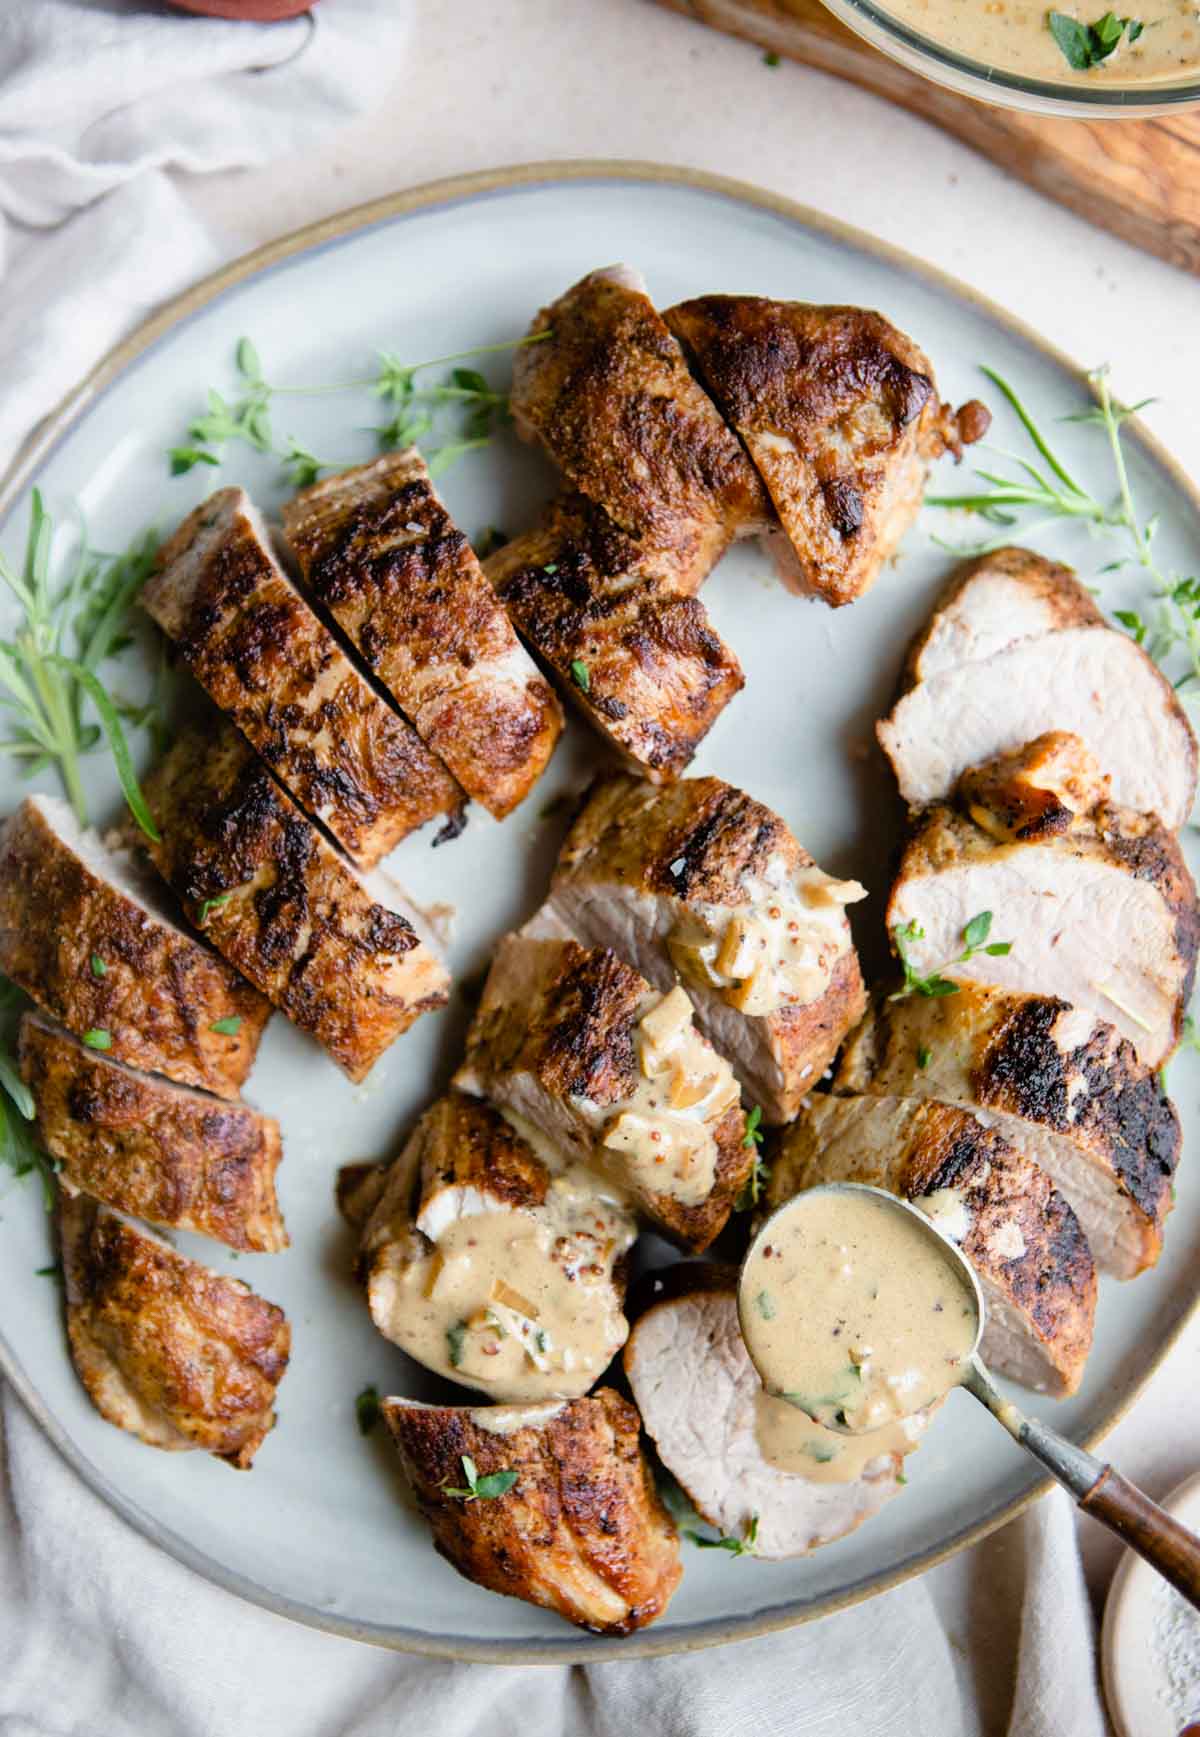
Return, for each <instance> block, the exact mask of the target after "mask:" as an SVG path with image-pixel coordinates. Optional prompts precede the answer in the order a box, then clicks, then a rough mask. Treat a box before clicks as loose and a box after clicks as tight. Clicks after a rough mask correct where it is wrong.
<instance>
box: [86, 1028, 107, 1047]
mask: <svg viewBox="0 0 1200 1737" xmlns="http://www.w3.org/2000/svg"><path fill="white" fill-rule="evenodd" d="M83 1041H84V1043H86V1044H87V1046H88V1048H89V1049H111V1048H112V1033H111V1032H110V1031H105V1030H104V1028H103V1026H99V1025H94V1026H93V1027H92V1029H91V1030H90V1031H85V1032H84V1034H83Z"/></svg>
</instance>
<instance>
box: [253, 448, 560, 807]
mask: <svg viewBox="0 0 1200 1737" xmlns="http://www.w3.org/2000/svg"><path fill="white" fill-rule="evenodd" d="M283 525H284V530H285V532H286V533H287V537H288V541H289V542H290V544H291V547H292V549H293V551H294V553H295V555H296V558H297V560H298V562H299V565H300V570H301V572H302V574H303V575H304V578H305V581H306V583H307V584H308V586H309V588H310V589H311V591H312V592H313V594H314V596H315V597H316V598H317V600H318V602H319V603H321V604H322V605H323V606H324V607H325V608H326V609H327V610H328V611H329V613H330V614H331V615H332V616H333V618H334V620H335V621H336V622H337V623H338V626H339V627H341V629H342V630H343V632H344V633H346V634H347V635H348V636H349V638H350V639H351V640H352V641H353V643H354V644H355V645H356V646H357V648H358V650H359V651H360V652H361V653H362V656H363V657H364V659H365V660H366V663H367V666H368V668H369V669H370V670H371V672H372V674H374V675H375V676H376V677H377V678H378V679H379V681H381V682H382V683H383V685H384V687H386V688H387V690H388V692H389V693H391V694H392V696H393V697H394V698H395V700H396V703H397V704H398V705H399V706H400V708H401V709H402V711H403V712H404V713H405V715H406V716H407V717H408V718H410V719H411V720H412V722H413V724H414V726H415V727H416V729H417V732H418V734H419V735H420V736H421V738H422V740H423V741H425V742H426V743H427V744H428V745H429V747H430V748H431V749H433V751H434V752H435V753H437V754H438V755H440V757H441V758H442V760H443V761H444V762H445V764H446V765H447V766H448V767H449V768H450V771H451V772H452V773H453V774H454V776H455V777H456V778H457V779H458V781H459V783H460V784H461V785H462V787H463V789H464V790H465V791H466V792H467V794H468V795H469V796H473V797H474V798H475V799H476V800H477V801H479V802H482V803H483V804H484V806H485V807H486V808H488V809H489V811H490V812H491V813H492V814H494V815H495V816H496V817H497V819H502V818H503V817H504V816H505V815H506V814H508V813H510V812H511V810H512V809H513V808H515V807H516V805H517V804H518V803H519V802H520V801H522V800H523V798H524V797H525V796H526V795H527V794H528V793H529V790H530V788H531V786H532V785H533V784H534V782H535V781H536V779H537V778H538V777H539V776H540V775H541V773H542V771H543V770H544V768H545V765H546V762H547V761H548V760H549V758H550V755H551V754H552V753H553V751H554V745H555V743H556V742H557V740H558V736H559V732H560V730H561V729H562V712H561V709H560V707H559V704H558V701H557V700H556V699H555V697H554V694H553V693H552V691H551V689H550V688H549V687H548V685H547V684H546V682H545V681H544V680H543V678H542V677H541V676H540V675H539V674H538V673H537V671H536V670H535V669H534V668H533V666H532V664H528V663H526V660H525V655H524V653H523V652H522V651H521V649H520V646H519V644H518V642H517V637H516V634H515V633H514V632H513V628H512V625H511V623H510V622H509V619H508V617H507V615H506V614H505V613H504V610H503V608H502V607H501V605H500V602H499V600H498V599H497V597H496V594H495V592H494V591H493V590H492V588H491V586H490V585H489V584H488V582H487V580H486V579H485V578H484V576H483V573H482V571H481V569H480V566H479V562H478V561H477V560H476V558H475V553H474V551H473V550H472V548H471V545H470V544H469V543H468V541H467V539H466V537H465V536H464V535H463V533H462V532H461V531H460V530H459V529H458V528H457V526H456V525H455V524H454V523H453V521H452V520H451V518H450V516H449V514H448V513H447V512H446V509H445V507H444V506H443V505H442V503H441V501H440V500H439V498H438V496H437V492H436V491H435V489H434V487H433V485H432V483H431V482H430V479H429V472H428V470H427V469H426V467H425V463H424V460H423V459H422V458H421V456H420V454H419V453H418V452H417V451H416V449H415V448H412V447H410V448H408V449H407V450H406V451H404V452H398V453H387V454H385V455H384V456H383V457H382V458H378V459H376V460H374V462H373V463H371V464H366V465H360V466H358V467H357V468H356V469H354V470H349V471H345V472H343V473H341V474H340V475H338V476H331V477H325V478H324V479H322V480H321V481H320V482H316V483H313V484H312V486H311V487H310V488H307V489H305V490H303V492H302V493H301V494H299V495H297V496H296V498H295V500H293V501H289V502H288V504H287V505H286V506H285V507H284V509H283ZM501 661H507V662H508V665H509V667H508V668H507V669H506V670H505V671H504V673H503V675H500V674H493V673H491V672H489V671H488V669H487V667H486V666H488V665H489V664H492V663H499V662H501ZM522 664H525V668H524V670H522V668H521V665H522Z"/></svg>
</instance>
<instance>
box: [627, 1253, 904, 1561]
mask: <svg viewBox="0 0 1200 1737" xmlns="http://www.w3.org/2000/svg"><path fill="white" fill-rule="evenodd" d="M657 1290H658V1295H657V1296H656V1297H655V1298H654V1300H652V1301H651V1303H650V1304H649V1306H648V1307H647V1309H646V1311H645V1313H644V1314H642V1315H640V1316H639V1318H638V1319H637V1321H635V1323H634V1325H633V1329H632V1331H631V1333H630V1335H629V1340H628V1343H627V1344H626V1346H625V1373H626V1375H627V1376H628V1378H629V1385H630V1388H631V1389H632V1392H633V1397H634V1400H635V1401H636V1403H637V1407H638V1410H639V1411H640V1412H641V1414H642V1424H643V1426H644V1428H645V1430H646V1433H647V1434H648V1435H649V1436H650V1438H651V1439H652V1441H653V1442H654V1445H655V1447H656V1449H657V1450H658V1457H659V1459H661V1461H662V1463H663V1465H664V1466H666V1468H667V1470H668V1471H669V1472H670V1473H671V1475H672V1477H673V1478H675V1480H676V1482H677V1483H679V1484H680V1485H681V1487H682V1488H683V1490H684V1491H685V1492H686V1493H687V1495H688V1497H689V1498H690V1500H691V1502H692V1504H693V1506H694V1507H695V1509H696V1511H697V1513H698V1514H700V1515H701V1517H702V1518H703V1519H705V1520H707V1521H708V1523H709V1525H710V1526H715V1527H716V1528H717V1530H718V1531H719V1532H720V1533H721V1534H722V1536H723V1537H726V1538H745V1537H746V1536H747V1535H748V1533H749V1531H750V1528H751V1525H752V1523H753V1522H757V1526H756V1530H755V1533H754V1554H755V1555H756V1556H761V1557H763V1558H765V1559H766V1560H767V1561H778V1560H780V1559H782V1558H783V1557H787V1556H803V1555H804V1554H805V1553H806V1552H807V1551H809V1550H816V1549H819V1548H820V1546H821V1545H822V1544H832V1543H833V1542H834V1540H835V1539H838V1538H844V1537H845V1536H846V1534H847V1533H848V1532H853V1531H854V1529H855V1527H857V1526H860V1525H861V1524H862V1522H863V1521H864V1520H866V1519H869V1518H870V1516H871V1515H872V1514H875V1513H877V1512H878V1511H879V1509H880V1508H881V1507H882V1506H883V1504H884V1503H885V1502H887V1501H890V1500H891V1498H892V1497H893V1496H894V1495H896V1494H897V1493H898V1492H899V1489H900V1480H901V1466H902V1464H903V1459H902V1456H901V1454H900V1453H899V1452H896V1451H892V1450H891V1446H890V1443H889V1445H888V1446H886V1447H884V1448H882V1449H881V1448H879V1447H874V1448H873V1449H872V1448H867V1450H866V1457H865V1459H863V1463H862V1465H861V1469H858V1471H857V1475H856V1476H854V1477H850V1478H844V1479H843V1478H842V1477H839V1481H837V1482H834V1481H833V1480H832V1478H830V1477H827V1476H826V1475H823V1474H819V1472H818V1468H819V1467H828V1468H829V1469H830V1471H832V1470H833V1469H834V1468H835V1467H837V1461H838V1458H839V1457H840V1456H846V1455H853V1457H854V1461H855V1464H856V1465H857V1461H858V1459H859V1458H860V1457H861V1455H860V1454H859V1453H858V1452H856V1450H857V1449H858V1448H859V1443H858V1442H850V1441H848V1439H847V1438H846V1437H845V1436H839V1435H835V1434H834V1433H833V1432H832V1431H831V1430H827V1429H824V1428H823V1427H822V1426H821V1425H820V1424H818V1423H811V1422H810V1420H809V1419H808V1418H806V1417H804V1416H803V1414H802V1413H796V1414H795V1417H794V1420H789V1421H794V1424H795V1429H796V1432H797V1435H798V1436H799V1437H800V1438H801V1441H802V1443H803V1444H806V1445H807V1446H808V1448H809V1450H810V1453H811V1460H810V1462H809V1463H810V1465H811V1473H810V1475H808V1476H805V1475H804V1473H802V1472H799V1471H787V1470H784V1469H782V1468H781V1467H779V1466H777V1465H775V1464H773V1463H772V1462H771V1461H770V1460H768V1459H766V1458H764V1456H763V1451H762V1448H761V1447H760V1445H759V1440H758V1430H757V1420H758V1417H759V1414H760V1410H761V1408H763V1407H767V1406H774V1407H778V1406H783V1405H785V1404H786V1401H784V1400H781V1399H771V1398H770V1397H769V1396H768V1395H767V1394H765V1393H764V1392H763V1388H762V1383H761V1381H760V1380H759V1378H758V1372H757V1370H756V1369H755V1367H754V1365H753V1363H751V1361H750V1358H749V1356H748V1355H747V1352H746V1347H745V1344H744V1343H743V1341H742V1334H741V1329H740V1327H739V1326H738V1311H737V1271H736V1269H735V1268H732V1267H720V1266H717V1265H714V1264H713V1263H711V1262H708V1261H681V1262H680V1263H679V1264H678V1265H677V1266H674V1267H671V1268H669V1269H668V1270H667V1272H666V1273H665V1274H664V1275H663V1276H662V1278H661V1279H659V1280H658V1281H657ZM926 1422H927V1418H926V1415H925V1414H923V1413H921V1414H918V1415H917V1416H916V1417H913V1418H910V1419H909V1420H908V1421H907V1424H906V1426H905V1428H904V1429H903V1430H902V1431H896V1432H890V1431H889V1432H888V1434H889V1436H892V1435H893V1433H894V1435H895V1436H896V1437H901V1436H903V1437H904V1438H905V1451H908V1452H911V1451H912V1449H913V1448H915V1447H917V1445H918V1443H919V1441H920V1437H921V1435H922V1434H923V1432H924V1430H925V1427H926ZM848 1469H849V1462H847V1464H846V1465H845V1466H843V1467H837V1470H838V1471H839V1473H841V1474H844V1472H845V1471H846V1470H848Z"/></svg>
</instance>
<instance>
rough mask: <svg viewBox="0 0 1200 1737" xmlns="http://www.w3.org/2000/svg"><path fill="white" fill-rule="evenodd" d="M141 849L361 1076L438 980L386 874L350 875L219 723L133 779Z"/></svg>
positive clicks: (433, 999)
mask: <svg viewBox="0 0 1200 1737" xmlns="http://www.w3.org/2000/svg"><path fill="white" fill-rule="evenodd" d="M145 789H146V795H147V800H148V801H149V802H150V803H151V805H152V807H153V809H154V812H155V814H156V815H157V816H158V822H159V827H160V830H161V833H162V837H161V840H160V841H159V843H157V844H153V845H151V846H150V847H149V848H150V854H151V856H152V857H153V859H154V862H155V864H156V866H157V867H158V869H159V872H160V873H161V874H162V876H163V878H164V879H165V880H166V881H168V882H169V884H170V885H171V886H172V887H173V889H174V891H175V893H176V894H177V896H178V897H179V898H180V899H181V900H182V901H183V905H184V908H185V910H186V911H187V912H188V914H189V916H190V917H191V918H192V919H193V921H194V922H196V924H197V925H198V926H199V927H200V928H202V929H203V930H204V932H205V934H206V935H207V936H208V938H209V939H210V940H211V941H212V943H213V945H214V946H215V947H217V948H219V949H220V951H221V952H222V953H223V954H224V955H225V957H226V959H228V960H229V962H230V964H231V965H235V966H236V967H237V969H238V970H239V971H241V972H242V973H243V975H244V976H246V977H248V978H249V979H250V981H251V982H252V983H253V984H254V985H255V986H256V987H257V988H258V989H260V990H261V991H262V993H263V994H264V995H265V996H267V997H268V999H269V1000H270V1001H271V1002H272V1003H273V1004H274V1005H275V1006H276V1007H278V1008H279V1010H280V1012H281V1013H285V1014H286V1015H287V1017H288V1018H289V1019H290V1020H291V1021H292V1023H293V1024H294V1025H298V1026H299V1027H300V1029H301V1030H302V1031H307V1032H308V1033H309V1034H310V1035H311V1036H312V1037H315V1038H316V1040H317V1042H318V1043H319V1044H321V1045H322V1046H323V1047H324V1048H325V1049H327V1050H328V1051H329V1054H330V1055H331V1056H332V1057H333V1059H334V1060H335V1061H336V1062H337V1063H338V1065H339V1067H341V1068H343V1069H344V1070H345V1072H346V1073H347V1074H349V1076H350V1078H351V1079H352V1080H361V1079H363V1078H365V1076H366V1075H367V1074H368V1073H369V1072H370V1070H371V1068H372V1067H373V1066H374V1064H375V1063H376V1062H377V1061H378V1059H379V1057H380V1056H381V1055H382V1054H383V1051H384V1050H385V1049H386V1048H387V1047H388V1045H389V1044H390V1043H392V1042H394V1040H395V1039H396V1038H397V1037H399V1036H400V1034H401V1032H403V1031H407V1030H408V1028H409V1026H410V1025H412V1023H413V1022H414V1020H417V1019H419V1018H420V1017H421V1015H422V1014H423V1013H428V1012H429V1011H430V1010H431V1009H433V1008H436V1007H441V1006H443V1005H444V1003H445V1001H446V993H447V985H448V982H449V979H448V977H447V974H446V970H445V967H444V966H443V964H442V962H441V959H440V958H439V957H438V955H437V953H436V952H435V950H434V948H433V945H432V943H431V941H429V940H428V939H427V938H426V937H425V936H424V934H423V933H422V932H421V925H420V920H419V918H417V916H416V915H415V913H414V912H412V911H411V909H410V908H409V907H408V906H407V905H406V904H405V901H404V900H403V898H402V896H401V895H400V892H399V889H398V888H397V887H396V886H395V883H394V882H392V881H390V880H388V879H387V878H386V877H384V876H382V875H379V874H376V875H375V876H374V877H373V879H371V880H370V881H367V880H363V879H360V878H359V876H358V875H356V874H355V872H354V871H353V869H352V868H351V867H350V865H349V864H348V863H347V862H345V861H344V860H343V858H342V857H340V856H339V855H338V853H337V852H336V851H335V850H333V849H332V848H331V846H330V845H328V844H327V843H326V842H325V839H324V838H323V837H322V835H321V833H320V831H319V830H318V828H317V827H315V826H314V825H313V824H312V822H311V821H309V820H306V819H305V817H304V816H303V815H302V814H301V813H300V810H299V809H298V808H297V807H296V806H295V804H294V803H292V802H291V801H290V800H289V799H288V797H287V796H286V795H285V794H284V792H283V790H282V789H281V788H280V786H279V785H278V784H277V783H276V782H275V780H274V779H273V778H272V776H271V774H270V772H269V771H268V770H267V768H266V767H265V766H264V765H263V763H262V761H261V760H259V759H257V758H256V756H255V755H254V754H252V753H251V751H250V749H249V748H248V747H247V746H246V744H245V743H244V742H243V741H242V739H241V737H240V736H239V735H238V734H237V732H236V731H235V730H234V729H233V728H232V726H230V725H220V724H218V725H215V726H209V727H208V728H200V727H197V728H194V729H192V730H190V731H188V732H187V733H186V734H184V735H183V736H181V737H179V739H178V740H177V741H176V742H175V744H174V746H173V747H172V748H171V750H170V752H169V753H168V754H167V756H166V758H165V759H164V760H162V761H160V762H159V764H158V766H156V767H155V769H154V770H153V771H152V772H151V773H150V776H149V778H148V779H147V780H146V785H145Z"/></svg>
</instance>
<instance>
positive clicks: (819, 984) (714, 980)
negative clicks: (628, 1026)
mask: <svg viewBox="0 0 1200 1737" xmlns="http://www.w3.org/2000/svg"><path fill="white" fill-rule="evenodd" d="M745 892H746V898H745V901H744V902H743V903H739V904H738V905H737V906H734V907H729V906H723V905H708V906H701V907H698V908H695V909H693V910H689V911H688V913H687V915H686V917H684V918H683V919H682V920H681V921H680V922H679V923H678V924H677V925H676V927H675V929H674V930H673V931H672V933H671V934H670V936H668V939H667V947H668V950H669V951H670V954H671V960H672V962H673V964H674V965H675V968H676V970H677V971H678V972H679V974H680V976H681V977H683V978H684V979H685V980H686V981H688V982H692V983H701V984H704V985H705V986H706V987H708V988H710V989H715V990H717V991H718V992H719V994H720V997H721V999H722V1001H725V1002H727V1003H728V1004H729V1006H730V1007H736V1008H737V1009H738V1011H739V1012H741V1013H747V1014H751V1015H754V1016H756V1017H762V1016H765V1015H767V1014H771V1013H776V1012H778V1010H779V1009H780V1008H783V1007H795V1006H802V1005H804V1004H806V1003H808V1002H810V1001H815V1000H817V999H818V997H819V996H821V995H823V994H824V993H825V991H826V989H828V987H829V984H830V981H831V980H832V977H833V973H834V970H835V969H836V967H837V962H838V960H839V959H840V958H841V956H842V954H843V953H845V952H846V950H847V948H848V947H849V945H850V938H849V936H848V934H847V933H846V926H845V907H846V906H847V905H849V904H853V903H854V902H855V901H856V900H857V899H865V898H866V896H867V894H866V889H865V887H863V886H861V885H860V884H859V882H858V881H839V880H835V879H834V878H833V876H832V875H827V874H825V873H824V872H823V871H822V870H821V869H819V868H817V866H816V864H815V863H814V864H812V865H810V866H809V867H807V868H802V869H799V870H797V871H795V872H794V873H791V874H789V872H788V867H787V864H786V863H785V861H784V860H783V858H782V857H772V859H771V860H770V861H769V862H768V863H767V866H766V869H765V870H764V872H763V875H762V876H761V878H757V879H753V880H749V881H747V883H746V887H745Z"/></svg>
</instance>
